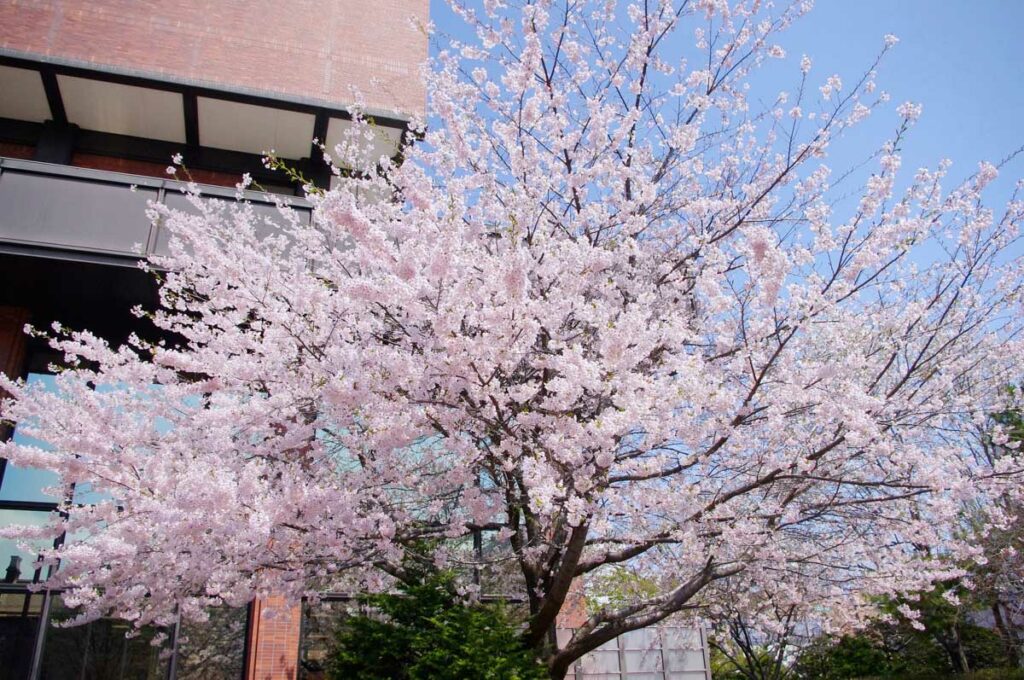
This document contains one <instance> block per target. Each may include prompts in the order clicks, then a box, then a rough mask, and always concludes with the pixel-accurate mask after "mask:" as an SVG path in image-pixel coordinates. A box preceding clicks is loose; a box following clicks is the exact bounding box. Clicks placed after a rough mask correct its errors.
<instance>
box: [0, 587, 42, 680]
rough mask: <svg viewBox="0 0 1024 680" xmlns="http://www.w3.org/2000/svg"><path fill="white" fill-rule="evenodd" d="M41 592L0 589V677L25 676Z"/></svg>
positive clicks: (40, 605) (34, 632)
mask: <svg viewBox="0 0 1024 680" xmlns="http://www.w3.org/2000/svg"><path fill="white" fill-rule="evenodd" d="M42 604H43V595H42V594H41V593H35V594H30V593H26V592H24V591H22V592H2V591H0V678H27V677H28V672H29V665H30V664H31V663H32V641H33V640H34V639H35V635H36V630H37V629H38V628H39V612H40V610H41V609H42Z"/></svg>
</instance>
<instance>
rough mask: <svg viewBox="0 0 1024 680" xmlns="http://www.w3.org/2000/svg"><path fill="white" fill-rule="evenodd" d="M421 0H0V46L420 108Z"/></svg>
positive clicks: (297, 93)
mask: <svg viewBox="0 0 1024 680" xmlns="http://www.w3.org/2000/svg"><path fill="white" fill-rule="evenodd" d="M428 2H429V0H331V1H330V2H324V1H323V0H288V1H287V2H284V1H282V0H0V26H2V27H3V29H2V30H0V47H3V48H6V49H9V50H17V51H19V52H28V53H31V54H35V55H41V56H47V57H58V58H64V59H71V60H76V61H84V62H87V63H88V64H90V65H94V66H97V67H101V68H102V67H104V66H106V67H114V68H118V69H128V70H131V71H138V72H143V73H145V74H147V75H151V76H155V77H161V76H163V77H169V78H174V79H177V80H187V81H191V82H195V83H199V84H206V85H210V86H213V87H216V86H217V85H222V86H223V85H227V86H236V87H241V88H245V89H248V90H256V91H259V92H261V93H265V94H268V95H271V96H272V95H274V94H278V95H290V96H294V97H301V98H308V99H315V100H318V101H320V102H323V103H327V104H333V105H338V104H346V103H349V102H351V101H352V95H351V94H350V91H349V88H350V87H353V86H354V87H356V88H358V90H359V91H360V92H361V93H362V95H363V96H364V97H365V100H366V103H367V104H368V105H369V106H372V107H377V108H383V109H388V110H394V111H400V112H405V113H412V112H420V111H422V110H423V107H424V103H425V99H426V94H425V92H424V89H423V86H422V85H421V84H420V82H419V78H418V67H419V64H420V63H422V62H423V60H424V59H425V58H426V55H427V38H426V34H425V33H424V32H423V29H422V28H416V27H414V26H413V25H411V22H410V21H409V19H410V18H412V17H415V18H416V20H417V22H418V24H419V25H420V26H423V25H425V24H426V21H427V16H428Z"/></svg>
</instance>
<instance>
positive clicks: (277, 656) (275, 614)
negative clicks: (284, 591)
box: [246, 597, 302, 680]
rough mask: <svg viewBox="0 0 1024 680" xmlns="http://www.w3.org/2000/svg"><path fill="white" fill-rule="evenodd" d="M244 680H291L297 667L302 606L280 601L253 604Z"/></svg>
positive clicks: (293, 679) (277, 598)
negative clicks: (246, 671) (246, 669)
mask: <svg viewBox="0 0 1024 680" xmlns="http://www.w3.org/2000/svg"><path fill="white" fill-rule="evenodd" d="M252 621H253V624H252V629H251V630H250V631H249V635H250V637H249V663H248V665H247V667H248V669H249V673H248V677H247V679H246V680H295V678H296V674H297V672H298V667H299V633H300V628H301V621H302V606H301V605H288V604H287V603H286V602H285V601H284V599H282V598H280V597H271V598H268V599H266V600H257V601H256V602H255V603H254V604H253V612H252Z"/></svg>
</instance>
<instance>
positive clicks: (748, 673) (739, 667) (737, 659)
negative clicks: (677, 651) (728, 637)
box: [711, 641, 789, 680]
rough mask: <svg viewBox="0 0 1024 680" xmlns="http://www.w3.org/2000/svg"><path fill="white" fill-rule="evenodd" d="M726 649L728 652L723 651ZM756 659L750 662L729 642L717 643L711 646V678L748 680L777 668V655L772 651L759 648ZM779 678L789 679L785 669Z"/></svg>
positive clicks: (717, 679)
mask: <svg viewBox="0 0 1024 680" xmlns="http://www.w3.org/2000/svg"><path fill="white" fill-rule="evenodd" d="M723 647H725V648H726V649H727V650H728V651H723ZM754 654H755V658H754V659H753V660H750V659H748V658H747V657H746V655H744V654H743V653H742V651H741V650H739V649H737V648H736V646H735V645H733V644H730V643H729V642H728V641H724V642H723V643H715V644H713V645H712V646H711V677H712V678H714V680H747V679H748V678H751V677H762V676H764V675H765V674H766V673H770V669H774V668H775V667H776V663H775V655H774V654H773V653H772V651H771V650H770V649H767V648H765V647H758V648H757V649H755V650H754ZM780 670H781V675H780V676H778V677H789V674H788V673H787V672H786V669H785V668H782V669H780Z"/></svg>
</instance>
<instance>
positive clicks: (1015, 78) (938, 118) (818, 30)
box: [431, 0, 1024, 198]
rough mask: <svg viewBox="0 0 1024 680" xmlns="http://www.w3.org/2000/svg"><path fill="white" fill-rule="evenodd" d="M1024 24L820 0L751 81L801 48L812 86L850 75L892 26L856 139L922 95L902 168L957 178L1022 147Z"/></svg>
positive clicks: (981, 5) (1007, 181) (941, 7)
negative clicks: (809, 63) (946, 168)
mask: <svg viewBox="0 0 1024 680" xmlns="http://www.w3.org/2000/svg"><path fill="white" fill-rule="evenodd" d="M779 1H780V2H781V1H783V0H779ZM431 5H432V10H431V11H432V15H433V17H432V18H433V20H434V21H435V23H436V24H437V26H438V28H439V29H440V30H441V31H444V32H454V33H462V31H461V30H460V28H461V27H456V26H455V25H454V24H453V20H452V17H451V15H450V14H449V12H448V10H447V7H446V6H445V5H446V3H445V0H433V1H432V3H431ZM1022 26H1024V0H818V1H817V3H816V6H815V8H814V10H813V11H812V12H811V13H810V14H809V15H808V16H807V17H805V18H804V19H802V20H801V21H800V22H799V23H798V24H797V25H796V26H794V27H793V28H792V29H790V30H789V32H788V33H787V34H785V35H784V36H783V38H782V39H781V40H780V42H781V44H782V45H783V46H784V47H785V48H786V51H787V53H788V54H787V58H786V59H785V60H784V63H783V64H780V65H778V66H776V65H772V66H771V67H770V68H769V69H767V70H766V71H765V72H763V73H761V74H759V75H758V76H755V79H756V80H757V81H759V82H755V87H757V88H758V89H760V87H761V86H765V87H767V88H771V90H773V91H778V90H783V89H788V90H792V89H793V88H794V86H795V84H796V80H797V79H798V77H799V71H798V68H799V60H800V57H801V55H802V54H807V55H808V56H810V57H811V58H812V59H813V61H814V69H813V71H812V78H811V82H812V83H813V84H814V85H818V84H820V83H821V82H823V81H824V79H825V78H826V77H827V76H828V75H829V74H831V73H837V74H839V75H840V76H841V77H842V78H843V80H844V81H845V82H853V81H854V80H856V79H857V77H859V76H860V75H861V73H863V71H864V69H865V68H866V67H867V66H868V65H870V63H871V61H872V59H873V57H874V55H875V54H876V53H877V51H878V50H879V49H880V48H881V45H882V38H883V36H884V35H885V34H886V33H892V34H895V35H896V36H898V37H899V38H900V43H899V44H898V45H896V47H895V48H894V49H893V50H892V51H891V52H890V53H889V55H888V56H887V57H886V60H885V61H884V62H883V64H882V66H881V67H880V69H879V76H878V85H879V88H880V89H882V90H885V91H887V92H889V93H890V94H891V95H892V101H891V102H890V104H889V105H888V107H887V108H886V109H884V110H881V111H879V112H878V113H877V115H875V116H873V117H872V119H871V120H870V121H869V122H868V123H866V124H864V127H863V129H862V130H861V131H858V133H857V135H856V139H857V140H861V139H863V140H864V141H869V142H871V148H874V146H875V145H876V144H877V143H878V142H881V141H882V140H883V139H885V138H886V137H887V136H888V134H889V133H890V132H891V131H892V130H893V129H894V126H895V121H896V114H895V112H894V109H895V107H896V105H897V104H899V103H900V102H903V101H906V100H911V101H915V102H918V103H921V104H923V105H924V114H923V116H922V118H921V120H920V121H919V122H918V124H917V126H916V127H915V129H914V130H913V132H912V136H911V137H910V138H909V139H908V142H907V144H906V145H905V148H904V166H903V167H904V169H905V170H911V171H912V170H913V169H914V168H917V167H919V166H922V165H928V166H934V165H935V164H936V163H937V162H938V161H939V160H940V159H941V158H949V159H951V160H952V161H953V162H954V165H953V169H952V171H951V175H952V176H953V177H956V178H962V177H964V176H966V175H969V174H971V173H972V172H974V170H975V169H976V168H977V162H978V161H979V160H989V161H992V162H998V161H999V160H1000V159H1002V158H1003V157H1004V156H1006V155H1007V154H1008V153H1010V152H1011V151H1013V150H1015V149H1017V148H1018V147H1020V146H1022V145H1024V42H1022V40H1021V38H1020V28H1021V27H1022ZM851 147H853V148H851ZM869 150H870V149H868V148H865V147H858V146H857V145H856V144H848V145H846V146H842V145H840V146H839V147H838V148H836V149H834V151H835V153H834V155H833V156H832V157H831V158H830V160H829V164H830V165H831V166H832V167H833V168H834V169H836V170H840V169H845V168H847V167H849V165H851V164H853V163H856V162H858V161H861V160H863V159H864V157H865V155H866V154H867V153H868V152H869ZM1020 177H1024V159H1020V160H1018V161H1017V162H1015V163H1012V164H1011V165H1010V166H1008V167H1007V169H1006V170H1005V171H1004V172H1003V174H1002V176H1001V177H1000V181H999V182H998V183H997V185H996V187H995V189H996V194H997V196H993V198H997V197H998V198H1003V197H1005V196H1006V195H1007V194H1008V192H1009V190H1010V188H1011V187H1012V185H1013V182H1014V181H1015V180H1016V179H1018V178H1020Z"/></svg>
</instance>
